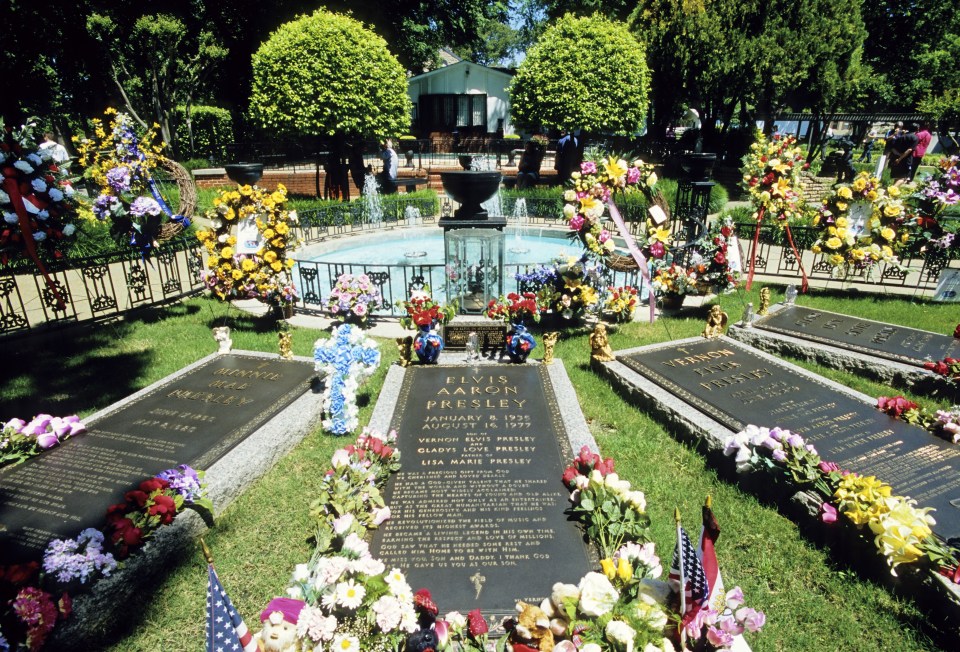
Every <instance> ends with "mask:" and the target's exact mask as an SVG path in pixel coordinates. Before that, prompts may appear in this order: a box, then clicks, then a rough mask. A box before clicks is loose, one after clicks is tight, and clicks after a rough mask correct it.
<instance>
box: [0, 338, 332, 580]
mask: <svg viewBox="0 0 960 652" xmlns="http://www.w3.org/2000/svg"><path fill="white" fill-rule="evenodd" d="M313 376H314V371H313V365H311V364H309V363H303V362H295V361H280V360H273V359H265V358H259V357H254V356H244V355H242V354H229V355H221V356H217V357H214V358H211V359H210V360H209V361H208V362H206V363H204V364H202V365H200V366H199V367H197V368H195V369H192V370H191V371H190V372H188V373H186V374H183V375H179V376H176V377H174V378H172V379H170V380H168V381H166V382H163V383H161V384H160V385H158V386H157V387H155V388H154V389H152V390H151V391H149V392H147V393H146V394H144V395H142V396H140V397H139V398H136V399H133V400H130V401H128V402H127V403H126V404H125V405H123V406H122V407H121V408H120V409H119V410H117V411H115V412H112V413H110V414H108V415H106V416H104V417H102V418H101V419H98V420H97V421H96V422H91V423H88V424H87V425H88V428H89V431H88V432H87V433H86V434H83V435H79V436H77V437H75V438H73V439H69V440H67V441H66V442H64V443H63V445H61V446H58V447H57V448H54V449H52V450H50V451H47V452H45V453H44V454H43V455H40V456H38V457H35V458H33V459H31V460H29V461H27V462H25V463H23V464H21V465H19V466H16V467H12V468H8V469H4V470H3V471H0V523H2V527H0V559H3V560H4V562H6V563H14V562H20V561H28V560H30V559H39V558H40V556H41V555H42V553H43V550H44V548H45V547H46V544H47V543H48V542H49V541H50V539H52V538H65V537H71V538H72V537H74V536H76V535H77V534H78V533H79V532H80V530H82V529H83V528H87V527H94V528H99V527H101V526H102V525H103V523H104V519H105V516H106V511H107V507H109V506H110V505H112V504H114V503H118V502H121V501H122V500H123V495H124V494H125V493H126V492H127V491H129V490H131V489H133V488H135V486H136V485H137V484H139V482H140V481H142V480H145V479H146V478H148V477H150V476H153V475H155V474H157V473H159V472H160V471H163V470H164V469H168V468H172V467H174V466H177V465H178V464H189V465H191V466H193V467H195V468H199V469H205V468H207V467H209V466H210V465H211V464H212V463H213V462H215V461H216V460H217V459H219V458H220V457H221V456H223V455H224V454H225V453H226V452H227V451H229V450H230V449H231V448H233V447H234V446H236V445H237V444H238V443H240V442H241V441H242V440H243V439H244V438H245V437H246V436H247V435H249V434H250V433H252V432H253V431H254V430H256V429H257V428H258V427H260V426H261V425H262V424H263V423H265V422H266V421H267V420H268V419H270V418H271V417H272V416H274V415H275V414H276V413H277V412H279V411H280V410H281V409H282V408H283V407H285V406H286V405H288V404H289V403H290V402H291V401H293V400H294V399H296V398H297V397H298V396H300V395H301V394H303V393H304V392H305V391H307V390H308V389H309V383H310V380H311V378H312V377H313Z"/></svg>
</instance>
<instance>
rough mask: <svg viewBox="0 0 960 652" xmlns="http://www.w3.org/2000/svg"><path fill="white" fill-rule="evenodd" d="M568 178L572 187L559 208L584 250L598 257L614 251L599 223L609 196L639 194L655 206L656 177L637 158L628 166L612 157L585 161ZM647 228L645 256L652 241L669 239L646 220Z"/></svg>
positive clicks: (610, 241) (610, 239)
mask: <svg viewBox="0 0 960 652" xmlns="http://www.w3.org/2000/svg"><path fill="white" fill-rule="evenodd" d="M571 178H572V181H573V188H572V189H571V190H568V191H566V192H565V193H564V196H563V198H564V201H566V202H567V203H566V204H565V205H564V207H563V214H564V217H566V219H567V221H568V224H569V226H570V230H571V231H573V232H574V233H575V234H576V236H577V237H578V238H579V239H580V241H581V242H582V243H583V245H584V246H585V247H586V248H587V250H588V251H589V252H591V253H593V254H596V255H598V256H608V255H610V254H612V253H613V251H614V249H615V243H614V240H613V234H612V233H611V232H610V231H608V230H607V229H605V228H604V226H603V222H602V218H603V214H604V211H605V210H606V206H607V203H608V202H609V201H610V198H611V195H612V194H613V193H614V192H617V191H620V192H624V193H629V192H642V193H643V194H644V196H646V197H647V199H648V200H650V202H651V203H655V202H657V201H658V198H659V194H660V193H659V190H658V189H655V187H654V186H655V184H656V183H657V174H656V172H654V168H653V166H652V165H649V164H647V163H644V162H643V161H642V160H640V159H637V160H636V161H634V162H633V163H632V164H628V163H627V162H626V161H625V160H623V159H620V158H617V157H616V156H609V157H607V158H605V159H600V160H597V161H592V160H587V161H584V162H583V163H581V164H580V171H579V172H574V173H573V174H572V175H571ZM647 228H648V230H651V229H652V231H651V233H652V234H653V236H654V237H652V238H650V242H648V243H647V252H646V253H649V251H650V250H649V246H650V245H651V244H652V243H653V242H661V243H662V244H664V245H665V244H667V242H665V241H664V240H665V239H666V240H667V241H668V240H669V231H667V235H666V236H662V234H660V230H659V229H658V228H657V227H655V225H654V223H653V222H652V221H650V220H648V223H647ZM661 255H662V254H661ZM655 257H656V256H655Z"/></svg>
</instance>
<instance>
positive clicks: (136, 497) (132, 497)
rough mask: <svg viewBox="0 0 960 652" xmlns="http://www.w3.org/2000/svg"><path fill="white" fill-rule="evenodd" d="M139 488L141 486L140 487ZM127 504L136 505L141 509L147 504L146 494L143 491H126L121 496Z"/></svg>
mask: <svg viewBox="0 0 960 652" xmlns="http://www.w3.org/2000/svg"><path fill="white" fill-rule="evenodd" d="M140 486H141V487H142V486H143V485H140ZM123 497H124V498H125V499H126V500H127V502H131V503H136V504H137V506H138V507H143V506H144V505H145V504H146V502H147V498H148V496H147V493H145V492H143V491H137V490H134V491H128V492H127V493H125V494H124V495H123Z"/></svg>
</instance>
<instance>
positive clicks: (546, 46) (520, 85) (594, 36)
mask: <svg viewBox="0 0 960 652" xmlns="http://www.w3.org/2000/svg"><path fill="white" fill-rule="evenodd" d="M649 86H650V75H649V72H648V70H647V64H646V52H645V50H644V47H643V45H642V44H641V43H640V42H638V41H637V39H636V38H634V36H633V35H632V34H631V33H630V31H629V29H627V26H626V25H625V24H624V23H620V22H615V21H611V20H607V19H606V18H603V17H601V16H591V17H586V18H577V17H576V16H573V15H572V14H569V15H566V16H564V17H563V18H560V19H559V20H557V21H556V22H555V23H554V24H553V25H551V26H550V27H548V28H547V29H546V31H545V32H544V33H543V36H541V37H540V39H539V40H538V41H537V43H536V45H535V46H534V47H532V48H531V49H530V50H529V51H528V52H527V56H526V58H525V59H524V60H523V62H522V63H521V64H520V67H519V68H518V69H517V74H516V76H515V77H514V79H513V82H512V84H511V86H510V104H511V111H512V113H513V117H514V120H515V121H516V122H517V123H519V124H521V125H525V126H530V127H535V126H542V127H545V128H547V129H561V128H566V129H573V128H578V127H579V128H583V129H586V130H587V131H589V132H595V133H609V134H630V133H634V132H636V131H639V130H640V129H641V128H642V126H643V122H644V119H645V117H646V110H647V102H648V95H649Z"/></svg>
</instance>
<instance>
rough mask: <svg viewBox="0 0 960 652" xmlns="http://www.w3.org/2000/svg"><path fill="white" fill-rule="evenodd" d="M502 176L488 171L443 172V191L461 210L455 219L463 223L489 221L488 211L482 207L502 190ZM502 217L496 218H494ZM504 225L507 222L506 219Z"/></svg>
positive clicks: (455, 214) (441, 175)
mask: <svg viewBox="0 0 960 652" xmlns="http://www.w3.org/2000/svg"><path fill="white" fill-rule="evenodd" d="M501 178H502V175H501V174H500V173H499V172H497V171H488V170H456V171H453V172H441V173H440V180H441V181H442V182H443V189H444V190H446V191H447V194H448V195H450V196H451V197H452V198H453V199H454V201H456V202H457V203H459V204H460V208H458V209H457V210H456V212H455V213H454V214H453V219H454V220H456V221H458V222H462V221H486V220H488V219H489V217H490V216H489V215H488V214H487V211H485V210H483V208H482V207H481V206H480V205H481V204H482V203H483V202H485V201H487V200H488V199H490V198H491V197H493V195H494V194H496V192H497V190H499V189H500V180H501ZM497 217H501V218H502V216H494V218H497ZM504 223H506V220H505V219H504Z"/></svg>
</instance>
